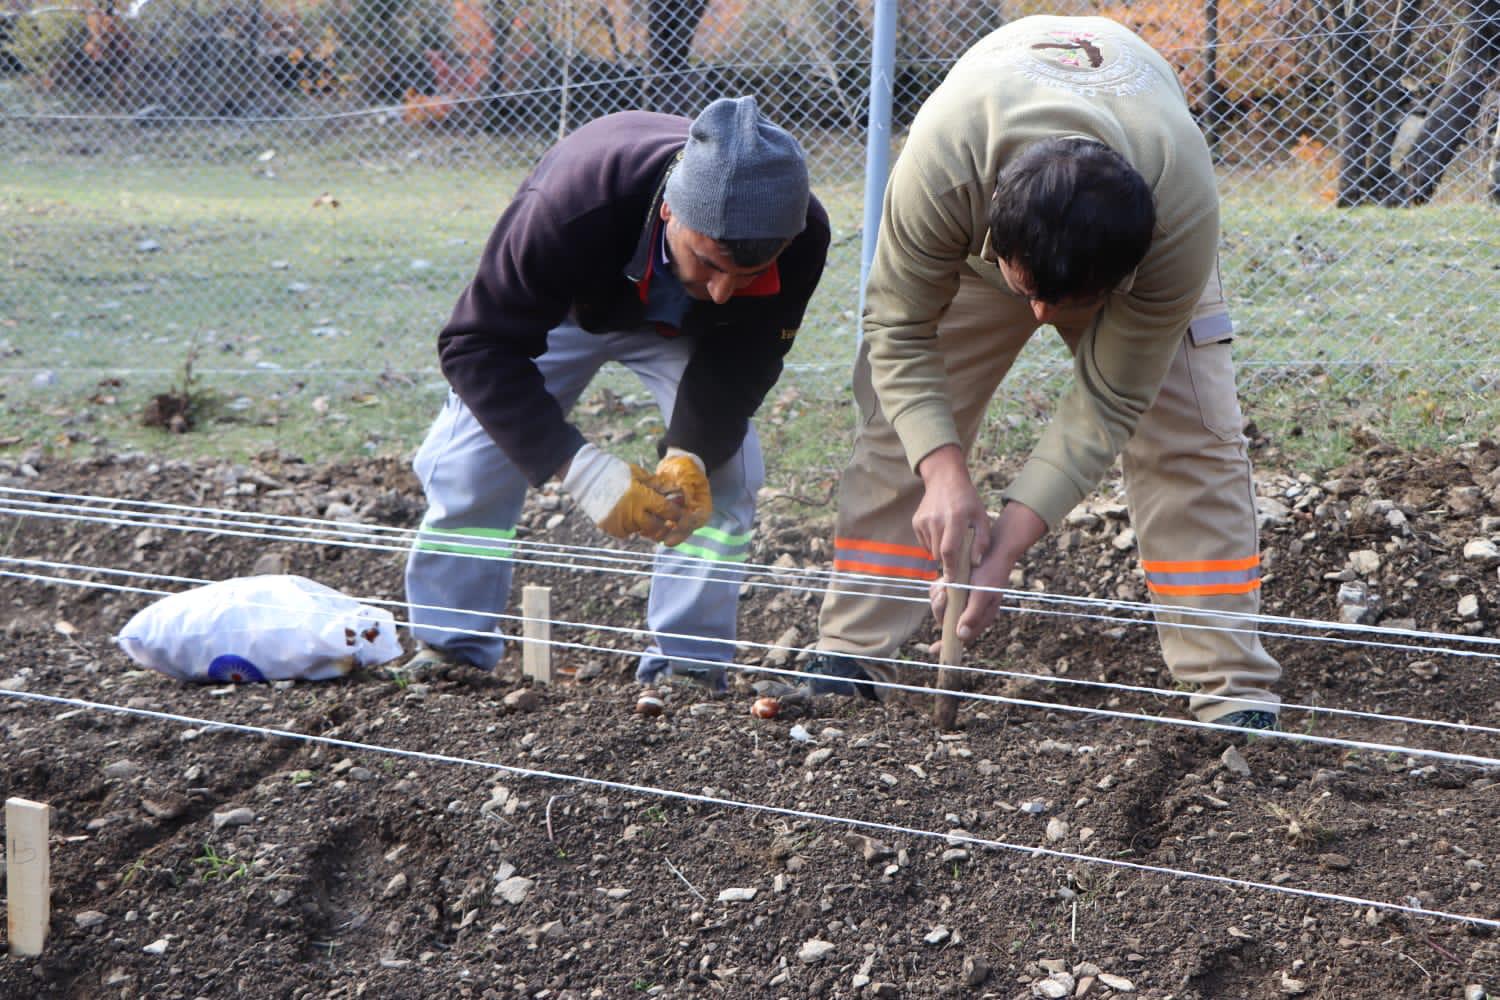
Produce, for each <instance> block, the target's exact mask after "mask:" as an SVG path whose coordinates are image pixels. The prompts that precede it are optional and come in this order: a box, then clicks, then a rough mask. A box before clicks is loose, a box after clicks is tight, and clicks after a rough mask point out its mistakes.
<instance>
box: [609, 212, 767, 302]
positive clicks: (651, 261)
mask: <svg viewBox="0 0 1500 1000" xmlns="http://www.w3.org/2000/svg"><path fill="white" fill-rule="evenodd" d="M654 241H655V242H656V244H657V253H653V254H651V255H650V256H648V257H647V258H646V273H645V274H643V275H641V280H640V282H639V284H637V285H636V286H635V290H636V294H637V295H639V296H640V299H641V301H642V302H645V301H646V299H647V297H648V296H649V295H650V293H651V275H652V274H654V273H655V271H656V262H657V257H658V256H660V258H661V264H662V266H663V267H666V266H668V265H669V263H670V262H669V259H668V257H667V240H666V234H665V233H664V232H663V230H662V224H661V223H659V222H658V223H657V224H656V233H655V236H654ZM779 294H781V269H780V268H779V267H778V266H777V262H776V261H774V260H773V261H771V266H770V267H768V268H766V269H765V270H764V271H762V272H761V273H760V274H758V275H756V276H755V280H754V281H752V282H750V284H748V285H746V286H745V287H744V288H741V289H740V290H739V291H737V292H735V293H734V295H732V296H731V298H736V299H741V298H752V297H756V296H766V295H779Z"/></svg>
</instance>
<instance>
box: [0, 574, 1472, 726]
mask: <svg viewBox="0 0 1500 1000" xmlns="http://www.w3.org/2000/svg"><path fill="white" fill-rule="evenodd" d="M0 563H11V564H19V565H25V566H34V567H37V568H43V569H54V570H65V571H70V572H77V573H103V574H107V575H112V576H129V577H138V578H141V579H147V580H163V581H168V582H172V583H184V584H189V585H193V586H202V585H205V584H208V583H211V582H212V581H210V580H206V579H202V578H199V577H187V576H173V575H170V574H163V573H151V572H147V571H144V570H130V569H115V568H109V567H102V566H86V565H79V564H76V563H59V562H52V561H50V560H45V559H25V558H19V557H14V556H0ZM0 576H17V577H20V578H22V579H27V580H32V581H34V582H48V583H63V584H69V585H73V586H84V587H87V586H93V585H94V583H95V581H89V580H75V579H72V578H69V577H54V576H40V575H34V574H26V573H12V572H7V571H4V570H0ZM125 589H127V590H129V591H130V592H138V593H144V594H159V595H166V594H170V593H173V591H167V590H161V589H157V588H125ZM356 600H358V601H360V602H361V603H365V604H372V605H376V606H380V607H392V608H397V609H402V608H410V609H414V610H419V611H440V612H447V613H459V614H473V613H474V612H473V611H472V610H471V609H467V608H447V607H442V606H440V605H433V604H417V603H412V602H402V601H396V600H388V599H382V598H375V597H360V598H356ZM250 606H257V607H265V605H258V604H254V603H253V602H252V603H251V605H250ZM272 610H274V607H273V608H272ZM484 614H485V615H486V617H490V618H495V619H499V620H503V621H512V622H519V623H521V624H522V625H523V626H524V625H526V624H545V625H557V626H560V627H562V628H571V629H577V630H579V631H594V632H609V633H615V634H623V635H629V636H632V637H634V638H639V639H648V638H658V639H660V638H668V639H684V640H689V641H694V642H703V643H708V644H719V645H722V646H729V647H731V648H732V649H734V650H749V651H755V650H760V651H763V652H782V653H787V654H795V655H797V656H801V655H802V654H813V653H817V652H820V650H818V649H817V648H816V647H808V646H782V645H779V644H777V643H767V642H755V641H753V640H750V639H720V638H716V637H711V636H699V635H693V634H691V633H679V632H664V631H661V630H654V629H647V628H639V627H635V626H628V625H606V624H604V623H602V622H575V621H569V620H567V619H562V618H536V617H528V616H526V615H515V614H507V613H503V612H485V613H484ZM396 625H397V627H399V628H406V629H410V628H411V627H412V626H411V625H410V624H409V623H408V622H405V621H401V620H399V619H398V620H397V621H396ZM424 627H426V628H430V629H433V630H435V631H440V632H447V633H450V634H455V635H472V636H489V635H490V633H488V632H483V631H478V630H474V629H466V628H461V627H458V626H443V625H427V626H424ZM502 635H503V634H502ZM503 637H504V638H505V639H507V640H508V641H511V642H521V643H523V644H524V643H528V642H535V643H538V644H540V645H547V646H551V645H555V644H558V643H556V641H554V640H552V639H541V638H532V637H529V636H525V635H522V636H520V637H515V636H510V635H503ZM605 648H606V649H608V647H605ZM609 651H610V652H614V653H619V654H623V655H633V654H632V653H631V652H630V651H628V650H623V649H610V650H609ZM854 658H855V659H858V660H860V661H863V662H868V663H884V664H889V665H891V666H894V667H898V668H907V669H917V670H924V671H928V672H931V671H933V670H936V669H938V667H939V665H938V664H933V663H926V662H923V661H920V660H903V659H899V658H897V657H889V656H864V655H860V656H856V657H854ZM671 659H672V660H673V661H674V662H680V663H690V664H694V665H699V666H705V667H708V668H710V669H718V668H722V669H728V670H734V671H738V672H741V673H745V674H754V673H759V672H763V671H771V670H773V668H770V667H759V666H752V665H750V664H741V663H735V662H733V661H725V660H710V659H706V658H699V657H691V656H681V655H679V656H673V657H671ZM947 669H950V670H954V671H958V672H962V673H969V674H976V675H979V676H985V677H1004V678H1009V679H1013V680H1026V681H1035V682H1038V683H1042V684H1054V685H1073V686H1075V687H1086V688H1093V689H1097V690H1106V691H1116V692H1125V693H1130V694H1144V695H1151V696H1155V697H1164V698H1169V699H1178V700H1181V699H1191V698H1194V697H1197V698H1199V699H1201V700H1203V701H1205V702H1211V703H1223V702H1226V701H1239V700H1241V699H1239V698H1237V697H1234V696H1231V695H1213V694H1204V693H1195V692H1191V691H1178V690H1174V689H1169V688H1153V687H1149V686H1146V685H1138V684H1122V683H1118V682H1114V681H1095V680H1088V679H1085V678H1076V677H1059V676H1056V675H1049V674H1031V673H1026V672H1024V671H1016V670H1004V669H1001V668H996V667H979V666H972V665H968V664H954V665H951V666H948V667H947ZM807 676H811V675H807ZM869 683H870V684H871V685H872V686H873V687H887V686H888V682H885V681H879V680H875V679H874V678H871V679H870V681H869ZM959 694H963V693H961V692H959ZM1280 708H1281V710H1282V711H1287V710H1292V711H1303V712H1308V713H1310V714H1312V715H1318V714H1323V715H1338V716H1346V717H1349V718H1356V719H1364V720H1369V721H1375V722H1396V723H1401V724H1404V725H1416V726H1429V727H1434V728H1440V729H1454V730H1458V731H1461V732H1473V733H1486V734H1490V735H1496V736H1500V727H1493V726H1483V725H1478V724H1475V723H1467V722H1451V721H1448V720H1446V719H1427V718H1422V717H1418V716H1407V715H1389V714H1385V713H1380V712H1368V711H1363V710H1360V709H1352V708H1336V707H1329V706H1325V705H1311V704H1304V703H1299V702H1282V703H1281V705H1280Z"/></svg>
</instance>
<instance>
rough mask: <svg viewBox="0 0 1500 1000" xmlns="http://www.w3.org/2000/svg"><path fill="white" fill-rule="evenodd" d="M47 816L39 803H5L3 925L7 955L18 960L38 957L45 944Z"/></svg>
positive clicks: (48, 860) (49, 910) (48, 917)
mask: <svg viewBox="0 0 1500 1000" xmlns="http://www.w3.org/2000/svg"><path fill="white" fill-rule="evenodd" d="M48 813H49V810H48V808H47V806H46V805H45V804H43V803H41V802H31V801H29V800H27V799H14V798H12V799H6V800H5V891H6V897H7V907H6V914H5V917H6V919H5V923H6V928H7V933H8V934H9V935H10V953H11V954H12V955H17V956H20V957H22V958H30V957H35V956H37V955H40V954H41V953H42V946H43V945H44V944H46V943H47V922H48V921H49V920H51V919H52V860H51V858H50V857H49V856H48V853H47V831H48V827H49V825H50V821H49V816H48Z"/></svg>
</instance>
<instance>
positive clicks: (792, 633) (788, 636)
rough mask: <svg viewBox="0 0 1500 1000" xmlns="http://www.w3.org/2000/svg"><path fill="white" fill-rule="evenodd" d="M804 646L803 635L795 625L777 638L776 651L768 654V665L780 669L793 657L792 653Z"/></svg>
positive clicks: (773, 650)
mask: <svg viewBox="0 0 1500 1000" xmlns="http://www.w3.org/2000/svg"><path fill="white" fill-rule="evenodd" d="M801 644H802V633H801V632H799V631H798V630H797V626H795V625H793V626H791V627H790V628H788V629H787V630H786V631H784V632H782V633H781V635H779V636H777V637H776V642H775V643H774V645H775V647H776V648H775V649H772V650H771V651H769V652H768V653H766V664H767V665H768V666H772V667H779V666H782V665H783V664H785V663H786V661H787V659H788V658H790V657H791V655H792V651H793V650H794V649H795V648H796V647H797V646H800V645H801Z"/></svg>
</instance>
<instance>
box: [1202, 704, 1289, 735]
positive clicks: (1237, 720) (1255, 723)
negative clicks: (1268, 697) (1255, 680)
mask: <svg viewBox="0 0 1500 1000" xmlns="http://www.w3.org/2000/svg"><path fill="white" fill-rule="evenodd" d="M1214 722H1215V723H1217V724H1218V725H1221V726H1234V727H1236V728H1238V729H1254V730H1256V731H1258V732H1275V731H1276V730H1278V729H1280V728H1281V727H1280V726H1278V725H1277V724H1276V713H1275V712H1265V711H1261V710H1260V709H1258V708H1247V709H1242V710H1241V711H1238V712H1230V713H1229V714H1228V715H1221V716H1219V717H1218V718H1217V719H1215V720H1214Z"/></svg>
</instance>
